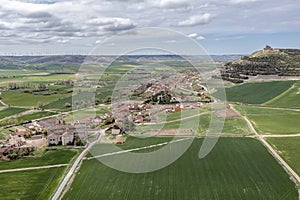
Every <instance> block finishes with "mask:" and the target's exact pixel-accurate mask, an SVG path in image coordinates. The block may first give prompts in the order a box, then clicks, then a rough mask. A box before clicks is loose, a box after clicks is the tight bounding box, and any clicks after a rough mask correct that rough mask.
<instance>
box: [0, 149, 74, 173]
mask: <svg viewBox="0 0 300 200" xmlns="http://www.w3.org/2000/svg"><path fill="white" fill-rule="evenodd" d="M77 152H78V151H77V150H66V149H58V150H53V151H45V152H43V153H42V155H37V156H38V157H36V158H24V159H18V160H14V161H0V170H3V169H16V168H26V167H37V166H46V165H56V164H68V163H69V162H70V160H71V159H72V158H73V157H74V156H75V155H76V154H77Z"/></svg>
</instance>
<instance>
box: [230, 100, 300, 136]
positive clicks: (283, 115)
mask: <svg viewBox="0 0 300 200" xmlns="http://www.w3.org/2000/svg"><path fill="white" fill-rule="evenodd" d="M236 108H237V109H238V110H239V111H240V112H241V113H242V114H243V115H246V116H247V117H248V119H250V120H251V122H252V123H253V125H254V127H255V129H256V130H257V131H258V132H259V133H261V134H292V133H299V130H300V124H299V120H300V112H298V111H291V110H282V109H272V108H261V107H255V106H236Z"/></svg>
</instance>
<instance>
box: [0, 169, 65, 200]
mask: <svg viewBox="0 0 300 200" xmlns="http://www.w3.org/2000/svg"><path fill="white" fill-rule="evenodd" d="M64 171H65V167H60V168H51V169H39V170H31V171H21V172H10V173H0V180H1V181H0V188H1V190H0V198H1V200H10V199H22V200H32V199H50V197H51V195H52V194H53V192H54V191H55V189H56V187H57V185H58V183H59V181H60V179H61V177H62V175H63V173H64Z"/></svg>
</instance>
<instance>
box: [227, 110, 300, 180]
mask: <svg viewBox="0 0 300 200" xmlns="http://www.w3.org/2000/svg"><path fill="white" fill-rule="evenodd" d="M229 106H230V107H231V109H233V110H234V111H235V112H236V113H238V114H239V115H240V116H241V117H242V118H243V119H244V120H245V121H246V122H247V124H248V126H249V128H250V130H251V131H252V132H253V133H254V134H255V135H256V137H257V139H258V140H259V141H260V142H261V143H262V144H263V145H264V146H265V147H266V148H267V149H268V151H269V152H270V153H271V154H272V155H273V157H274V158H275V159H276V160H277V161H278V162H279V163H280V164H281V165H282V166H283V167H284V169H285V170H286V171H287V172H288V173H289V174H290V175H291V176H292V177H293V178H294V180H295V181H296V182H297V183H298V184H299V183H300V177H299V175H298V174H297V173H296V172H295V171H294V170H293V169H292V168H291V167H290V166H289V165H288V164H287V163H286V162H285V161H284V160H283V159H282V158H281V157H280V156H279V154H278V153H277V152H276V150H274V149H273V147H272V146H271V145H270V144H269V143H268V142H267V141H266V140H265V139H264V136H263V135H260V134H258V132H257V131H256V130H255V128H254V127H253V125H252V123H251V122H250V120H249V119H248V118H247V117H246V116H243V115H241V114H240V113H239V111H237V110H236V109H235V108H234V107H233V106H232V105H231V104H229ZM277 136H278V135H277Z"/></svg>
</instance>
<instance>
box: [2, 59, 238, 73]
mask: <svg viewBox="0 0 300 200" xmlns="http://www.w3.org/2000/svg"><path fill="white" fill-rule="evenodd" d="M241 56H242V55H212V56H210V57H211V58H212V59H213V60H214V61H215V62H221V63H226V62H229V61H232V60H235V59H238V58H240V57H241ZM205 57H206V56H205ZM115 59H117V60H118V61H125V62H142V61H149V60H180V61H184V59H183V58H182V57H181V56H178V55H126V56H121V57H118V56H96V55H92V56H86V55H53V56H0V69H24V67H26V68H29V69H30V68H32V69H37V70H38V69H49V68H51V69H53V68H59V67H60V66H64V67H66V68H67V67H68V66H72V68H74V65H77V66H79V65H80V64H82V63H83V62H85V63H101V62H103V63H107V62H112V61H114V60H115Z"/></svg>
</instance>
